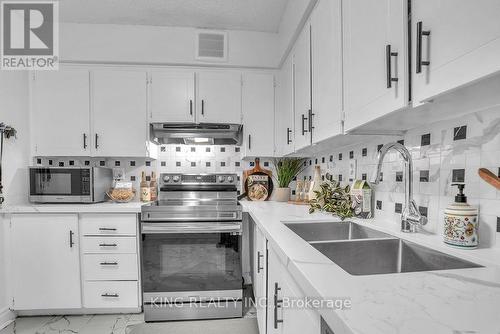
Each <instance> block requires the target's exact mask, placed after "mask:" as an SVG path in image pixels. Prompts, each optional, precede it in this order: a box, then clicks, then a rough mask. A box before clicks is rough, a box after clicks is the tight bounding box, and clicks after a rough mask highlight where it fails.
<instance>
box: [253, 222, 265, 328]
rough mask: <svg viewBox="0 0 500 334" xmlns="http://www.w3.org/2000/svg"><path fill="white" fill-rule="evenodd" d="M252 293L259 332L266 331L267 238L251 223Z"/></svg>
mask: <svg viewBox="0 0 500 334" xmlns="http://www.w3.org/2000/svg"><path fill="white" fill-rule="evenodd" d="M253 236H254V240H253V250H254V254H253V260H254V263H253V264H252V265H253V270H252V272H253V277H252V279H253V293H254V297H255V301H256V309H257V324H258V327H259V332H260V333H261V334H263V333H265V332H266V314H267V309H266V296H267V240H266V237H265V236H264V234H263V233H262V231H261V230H260V229H259V228H258V227H257V225H255V223H254V224H253Z"/></svg>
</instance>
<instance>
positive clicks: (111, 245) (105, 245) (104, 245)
mask: <svg viewBox="0 0 500 334" xmlns="http://www.w3.org/2000/svg"><path fill="white" fill-rule="evenodd" d="M116 246H118V245H117V244H99V247H116Z"/></svg>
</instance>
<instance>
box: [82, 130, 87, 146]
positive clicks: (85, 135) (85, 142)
mask: <svg viewBox="0 0 500 334" xmlns="http://www.w3.org/2000/svg"><path fill="white" fill-rule="evenodd" d="M83 149H84V150H86V149H87V134H86V133H84V134H83Z"/></svg>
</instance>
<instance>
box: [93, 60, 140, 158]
mask: <svg viewBox="0 0 500 334" xmlns="http://www.w3.org/2000/svg"><path fill="white" fill-rule="evenodd" d="M92 96H93V99H92V102H93V108H92V120H93V121H92V123H93V134H94V135H93V138H92V145H93V150H94V155H95V156H106V157H120V156H137V157H140V156H146V151H147V149H146V147H147V72H146V71H140V70H137V71H133V70H96V71H93V72H92Z"/></svg>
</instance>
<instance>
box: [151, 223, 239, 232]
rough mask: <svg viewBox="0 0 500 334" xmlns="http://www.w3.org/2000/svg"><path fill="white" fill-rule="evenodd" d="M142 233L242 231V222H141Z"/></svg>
mask: <svg viewBox="0 0 500 334" xmlns="http://www.w3.org/2000/svg"><path fill="white" fill-rule="evenodd" d="M141 232H142V234H175V233H177V234H178V233H241V223H239V222H238V223H230V224H227V223H226V224H224V223H216V222H214V223H194V222H193V223H141Z"/></svg>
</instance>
